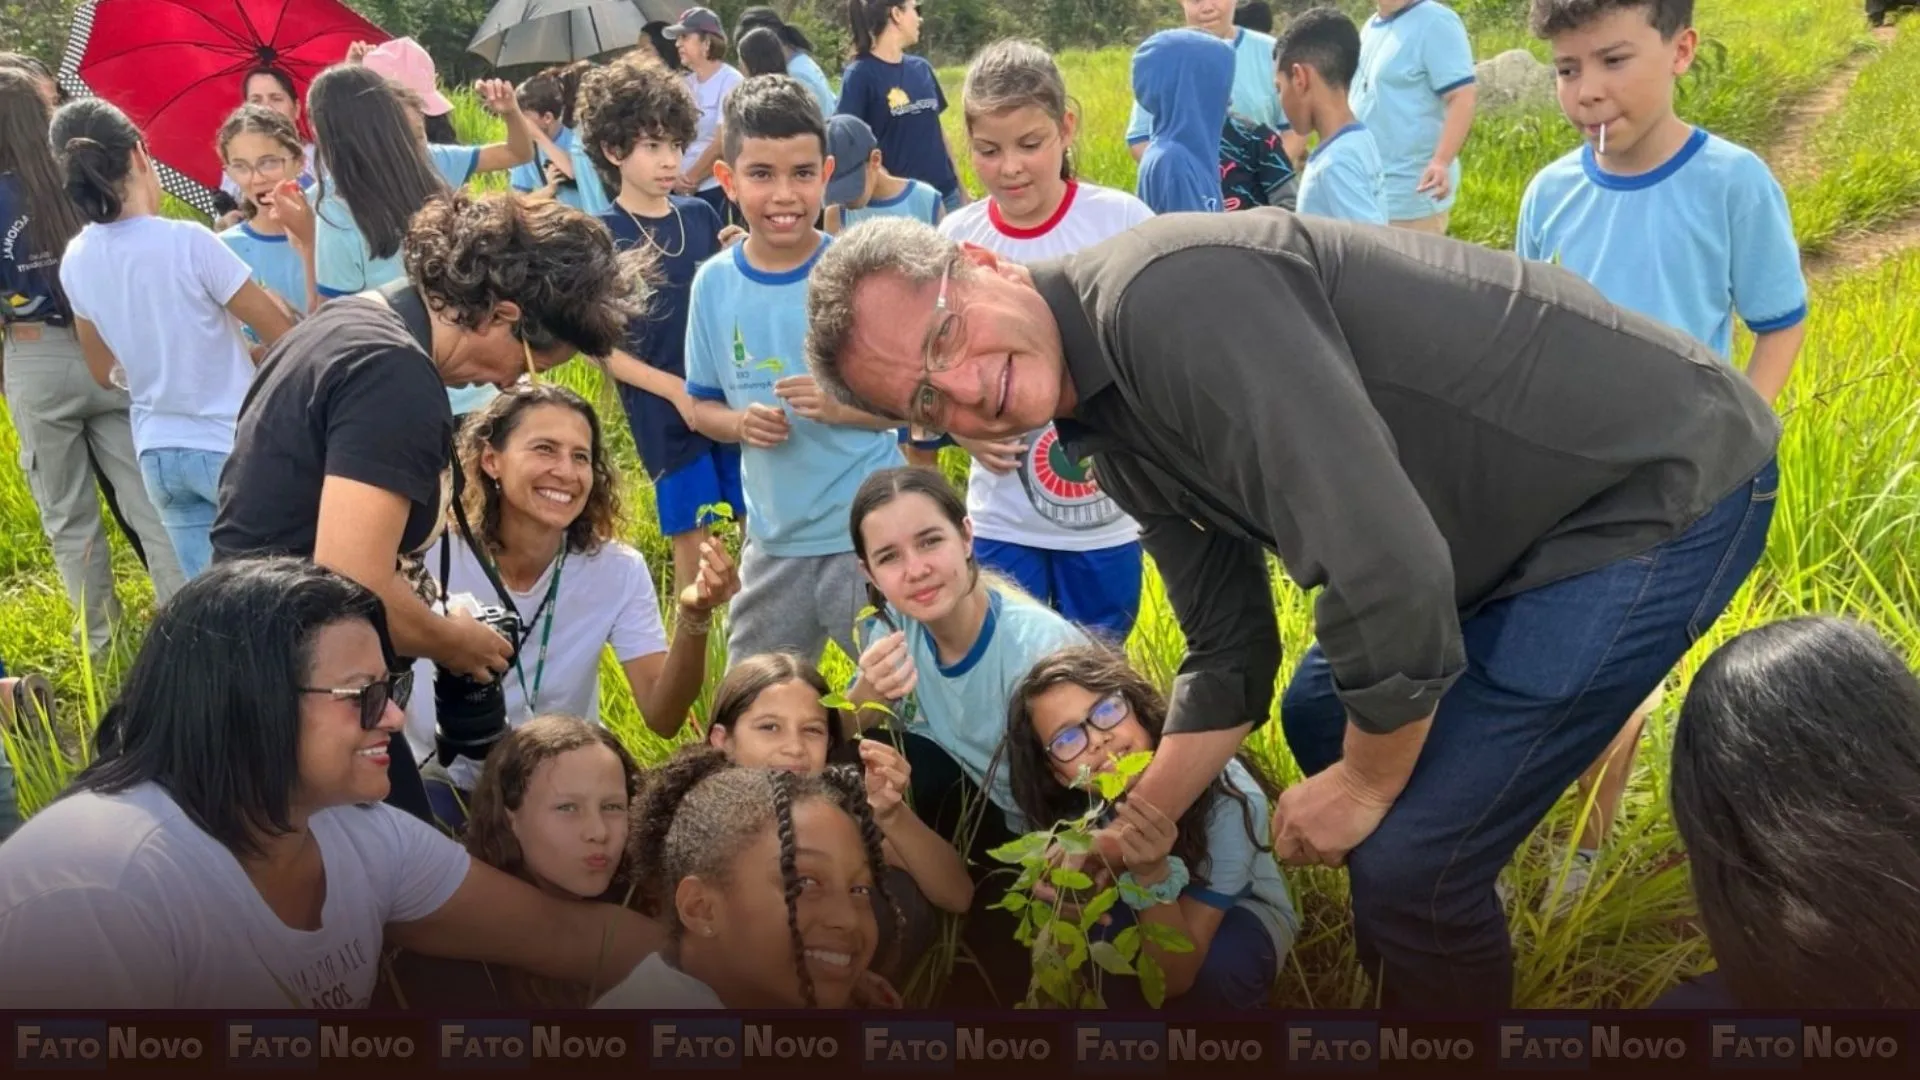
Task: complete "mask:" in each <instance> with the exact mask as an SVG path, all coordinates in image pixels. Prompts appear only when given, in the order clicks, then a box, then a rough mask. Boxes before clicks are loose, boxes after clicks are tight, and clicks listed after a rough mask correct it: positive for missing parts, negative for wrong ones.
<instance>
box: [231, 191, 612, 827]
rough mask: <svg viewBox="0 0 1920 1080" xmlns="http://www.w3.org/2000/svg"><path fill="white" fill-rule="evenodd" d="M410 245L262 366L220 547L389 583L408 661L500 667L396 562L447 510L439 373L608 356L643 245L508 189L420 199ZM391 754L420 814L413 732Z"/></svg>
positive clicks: (490, 673) (483, 670)
mask: <svg viewBox="0 0 1920 1080" xmlns="http://www.w3.org/2000/svg"><path fill="white" fill-rule="evenodd" d="M406 252H407V276H406V278H403V279H402V280H400V281H396V282H393V283H391V284H389V285H386V286H383V287H381V288H380V289H378V290H375V291H373V292H368V293H362V294H360V295H357V296H353V297H342V298H340V299H338V300H334V301H331V302H329V303H327V304H325V305H323V306H322V307H321V308H320V310H319V311H317V312H315V313H314V314H313V315H312V316H311V317H309V318H307V319H306V320H305V321H303V322H301V323H300V324H299V325H298V326H296V327H294V329H293V330H292V331H291V332H290V333H288V334H287V335H286V337H285V338H284V339H282V340H281V342H280V343H279V345H278V346H277V347H276V348H274V350H273V351H272V352H271V353H269V354H268V356H267V359H266V361H265V362H264V363H263V364H261V367H260V374H259V377H258V378H257V379H256V380H255V382H254V384H253V388H252V390H251V391H250V392H249V393H248V395H247V399H246V403H245V405H243V406H242V407H241V410H240V419H239V425H238V431H237V434H236V438H235V441H234V449H233V456H232V459H231V460H230V461H229V462H228V464H227V467H226V470H225V471H224V472H223V473H222V474H221V477H220V505H219V512H218V515H217V517H216V518H215V520H214V525H213V545H214V556H215V558H216V559H231V558H235V557H238V556H246V555H262V554H273V555H298V556H303V557H307V558H311V559H313V560H314V561H315V562H317V563H319V564H320V565H322V566H325V567H328V568H330V569H333V570H337V571H339V572H340V573H342V574H345V575H346V576H347V577H350V578H352V579H353V580H355V581H358V582H360V583H361V584H362V585H365V586H366V587H368V588H369V589H372V590H373V591H374V592H375V593H376V594H378V595H379V597H380V599H381V601H382V603H383V604H384V606H385V609H386V622H387V629H388V631H389V633H390V634H391V635H392V641H393V648H394V651H395V652H396V653H397V654H399V657H400V658H404V663H405V664H406V665H408V666H411V664H412V662H413V659H414V658H424V659H428V660H432V661H433V662H434V663H435V664H436V665H438V667H439V668H440V669H441V670H443V671H447V672H452V673H455V674H458V675H464V676H467V677H468V678H471V679H475V680H478V681H480V682H491V681H492V680H493V678H494V677H495V676H496V675H497V674H499V673H501V672H504V671H506V670H507V665H508V662H509V660H510V659H511V656H512V651H513V650H512V647H511V645H509V643H508V642H507V640H506V639H505V638H503V637H501V636H500V635H499V634H497V633H495V632H494V631H493V630H492V629H490V628H488V627H487V626H486V625H485V624H484V623H481V622H479V621H477V620H475V619H473V618H471V617H468V616H466V615H464V614H461V613H459V612H457V611H456V612H453V613H448V612H445V611H444V610H437V609H436V608H435V607H434V606H433V600H432V599H431V598H434V597H436V595H437V592H438V590H437V589H436V588H435V586H434V585H433V583H432V582H431V581H430V580H428V578H427V575H426V573H425V572H424V571H423V570H421V569H420V568H419V566H418V563H417V562H413V566H414V571H412V572H410V571H408V570H406V569H405V568H403V567H402V565H401V563H402V557H403V556H408V555H411V554H413V553H416V552H420V551H423V550H425V549H426V548H427V547H428V546H429V544H430V543H431V542H432V540H433V539H434V537H435V536H436V535H437V534H438V532H439V529H440V527H441V526H442V524H443V522H444V521H445V518H446V515H445V508H446V493H445V491H444V489H443V485H442V474H443V473H444V472H445V471H446V468H447V466H448V465H449V464H450V463H451V461H452V452H453V430H454V427H453V412H452V410H451V408H450V407H449V404H448V401H447V388H448V387H453V386H470V385H475V384H492V385H495V386H501V387H505V386H510V385H512V384H513V383H514V382H516V381H518V380H519V378H520V377H521V376H522V375H528V376H531V375H533V374H534V373H535V372H536V371H542V370H545V369H547V368H550V367H553V366H554V365H556V364H559V363H561V362H562V361H564V360H566V359H567V358H569V357H571V356H572V355H573V354H574V353H576V352H579V353H585V354H586V355H588V356H596V357H604V356H605V355H607V354H608V353H609V352H610V351H611V350H612V349H613V348H615V347H616V346H617V345H619V344H620V343H621V342H622V341H624V340H625V335H626V325H627V320H628V318H629V317H630V316H631V315H632V314H633V312H634V311H635V308H636V300H637V299H638V298H637V296H636V293H637V291H638V290H639V288H640V285H639V277H640V266H639V264H638V263H636V262H634V261H633V260H634V259H636V258H640V257H641V256H638V255H629V256H620V255H616V253H615V252H614V249H613V241H612V239H611V238H610V237H609V236H608V235H607V231H606V229H604V228H602V227H601V226H600V223H599V222H598V221H595V220H594V219H593V218H590V217H588V216H587V215H585V214H582V213H581V212H580V211H578V210H574V209H571V208H569V207H566V206H562V205H560V204H559V203H555V202H552V201H550V200H539V199H529V198H527V197H525V196H521V195H518V194H514V193H511V192H498V193H494V194H490V195H472V194H468V193H465V192H459V193H455V194H453V195H452V196H451V197H449V198H445V199H436V200H434V201H433V202H431V203H428V204H427V207H426V209H424V210H422V211H420V213H418V214H417V215H415V216H414V218H413V222H412V225H411V227H410V231H409V232H408V236H407V243H406ZM481 599H482V603H487V602H489V601H490V598H481ZM395 670H403V669H402V668H396V669H395ZM391 758H392V761H393V766H394V776H393V783H394V793H393V799H394V801H395V802H397V803H398V804H399V805H402V806H405V807H406V808H407V809H409V810H410V811H412V812H414V813H415V814H418V815H419V816H421V817H423V818H425V817H428V816H429V815H430V811H429V809H428V807H427V803H426V793H425V790H424V788H422V787H421V784H420V779H419V775H418V772H417V769H416V768H415V765H414V761H413V755H412V754H411V752H410V751H409V750H408V749H407V746H406V740H404V739H402V740H400V741H399V742H397V743H396V744H395V747H394V752H393V754H392V755H391Z"/></svg>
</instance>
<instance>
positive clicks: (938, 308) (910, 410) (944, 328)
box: [907, 262, 960, 441]
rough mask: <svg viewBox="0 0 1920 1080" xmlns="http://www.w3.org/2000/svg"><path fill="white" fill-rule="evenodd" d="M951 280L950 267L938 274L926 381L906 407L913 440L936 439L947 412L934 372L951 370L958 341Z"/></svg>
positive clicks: (925, 360) (925, 353)
mask: <svg viewBox="0 0 1920 1080" xmlns="http://www.w3.org/2000/svg"><path fill="white" fill-rule="evenodd" d="M952 280H953V264H952V263H951V262H949V263H948V264H947V266H946V269H944V270H942V271H940V291H939V292H938V293H937V294H935V295H934V298H933V329H932V331H931V332H929V333H928V334H927V343H926V347H925V348H924V349H923V350H921V351H922V356H921V362H922V365H923V366H924V367H925V369H926V378H924V379H922V380H921V381H920V385H919V386H916V387H914V390H913V400H912V401H911V402H909V403H908V406H907V423H908V425H909V426H910V428H911V429H912V430H911V431H910V434H911V435H912V436H913V437H914V438H915V439H920V440H923V441H924V440H927V439H935V438H938V437H939V436H940V434H941V422H942V419H943V417H944V416H945V413H946V403H947V399H946V395H945V394H942V393H941V392H940V388H939V387H937V386H935V385H933V373H934V372H936V371H946V370H947V369H949V368H951V367H953V360H954V349H955V348H956V346H955V342H957V341H959V340H960V313H959V312H957V311H951V310H949V309H948V308H947V284H948V282H950V281H952Z"/></svg>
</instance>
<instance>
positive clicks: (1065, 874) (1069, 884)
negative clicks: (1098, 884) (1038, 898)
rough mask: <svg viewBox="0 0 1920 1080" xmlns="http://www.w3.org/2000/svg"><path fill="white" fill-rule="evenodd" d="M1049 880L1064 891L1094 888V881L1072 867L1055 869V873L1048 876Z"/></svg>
mask: <svg viewBox="0 0 1920 1080" xmlns="http://www.w3.org/2000/svg"><path fill="white" fill-rule="evenodd" d="M1047 880H1048V881H1051V882H1053V883H1054V884H1055V885H1056V886H1058V887H1060V888H1062V889H1091V888H1093V879H1092V878H1090V877H1088V876H1087V875H1086V874H1084V873H1082V872H1081V871H1079V870H1075V869H1074V868H1073V867H1071V866H1056V867H1054V868H1053V873H1051V874H1048V875H1047Z"/></svg>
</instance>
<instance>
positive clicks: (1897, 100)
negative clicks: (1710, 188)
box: [1788, 33, 1920, 253]
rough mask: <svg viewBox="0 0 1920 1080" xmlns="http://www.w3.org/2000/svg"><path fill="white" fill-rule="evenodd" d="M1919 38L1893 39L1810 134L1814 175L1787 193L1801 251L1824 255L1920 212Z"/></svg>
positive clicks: (1919, 36) (1915, 36) (1917, 36)
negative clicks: (1841, 242) (1855, 237)
mask: <svg viewBox="0 0 1920 1080" xmlns="http://www.w3.org/2000/svg"><path fill="white" fill-rule="evenodd" d="M1916 86H1920V34H1913V33H1907V34H1902V35H1901V36H1900V37H1898V38H1896V39H1894V42H1893V44H1892V45H1891V46H1888V47H1886V48H1885V51H1884V53H1883V54H1882V55H1880V56H1878V57H1876V58H1875V59H1874V61H1873V62H1872V63H1871V64H1869V65H1868V66H1867V68H1866V69H1865V70H1864V71H1862V72H1861V73H1860V78H1859V79H1858V80H1857V81H1856V82H1855V83H1854V84H1853V88H1852V90H1851V91H1850V92H1849V93H1848V94H1847V99H1846V101H1845V103H1843V104H1842V105H1841V107H1840V109H1839V110H1838V111H1837V112H1835V113H1834V114H1833V115H1832V116H1831V117H1829V118H1828V119H1827V121H1826V122H1825V123H1823V124H1822V125H1821V126H1820V128H1819V130H1818V131H1817V132H1816V133H1815V135H1814V138H1813V144H1812V151H1813V162H1812V165H1813V168H1814V169H1815V170H1816V171H1815V172H1814V173H1813V175H1812V176H1811V177H1809V178H1807V179H1804V180H1802V181H1801V182H1799V183H1796V184H1795V185H1794V186H1793V187H1792V189H1790V190H1789V191H1788V197H1789V200H1790V201H1791V203H1792V206H1793V224H1794V233H1795V235H1796V237H1797V238H1798V239H1799V241H1800V246H1801V249H1802V250H1804V251H1806V252H1808V253H1813V252H1818V251H1822V250H1824V249H1826V248H1828V247H1830V246H1832V244H1833V243H1834V242H1835V241H1836V240H1840V239H1843V238H1844V237H1846V236H1847V235H1849V234H1857V233H1861V232H1868V231H1871V230H1873V229H1874V228H1876V227H1878V226H1880V225H1883V224H1885V223H1887V222H1888V221H1890V220H1892V219H1893V218H1895V217H1898V216H1900V215H1901V214H1903V213H1905V212H1907V211H1909V210H1911V209H1912V208H1913V207H1914V206H1916V205H1920V95H1916V94H1915V93H1914V88H1915V87H1916Z"/></svg>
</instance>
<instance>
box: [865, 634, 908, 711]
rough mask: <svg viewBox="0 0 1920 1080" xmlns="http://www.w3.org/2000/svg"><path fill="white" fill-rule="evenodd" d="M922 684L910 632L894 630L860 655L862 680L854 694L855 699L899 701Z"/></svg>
mask: <svg viewBox="0 0 1920 1080" xmlns="http://www.w3.org/2000/svg"><path fill="white" fill-rule="evenodd" d="M918 685H920V673H919V672H918V671H915V670H914V667H913V656H912V654H911V653H909V652H908V650H907V635H906V633H905V632H903V631H900V630H895V631H894V632H893V633H891V634H886V635H883V636H881V637H880V638H878V639H876V640H875V641H874V642H873V644H871V645H868V646H867V648H866V651H865V652H863V653H861V654H860V679H859V681H858V682H857V683H856V684H855V686H854V693H853V694H852V695H851V696H852V697H854V698H856V699H866V700H870V701H871V700H879V701H900V700H902V699H903V698H905V697H906V696H907V695H908V694H911V693H913V688H914V687H916V686H918Z"/></svg>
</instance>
